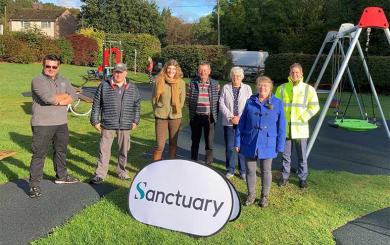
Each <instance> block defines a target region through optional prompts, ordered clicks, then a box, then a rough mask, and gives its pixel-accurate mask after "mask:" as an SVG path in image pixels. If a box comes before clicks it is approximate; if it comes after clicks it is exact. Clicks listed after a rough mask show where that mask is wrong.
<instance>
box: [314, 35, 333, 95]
mask: <svg viewBox="0 0 390 245" xmlns="http://www.w3.org/2000/svg"><path fill="white" fill-rule="evenodd" d="M338 40H339V38H338V37H335V39H334V41H333V44H332V48H331V49H330V50H329V53H328V56H326V60H325V63H324V65H323V66H322V69H321V71H320V74H319V75H318V77H317V81H316V83H315V84H314V89H315V90H317V87H318V85H319V83H320V81H321V79H322V77H323V76H324V73H325V70H326V68H327V67H328V64H329V61H330V58H332V54H333V52H334V50H335V48H336V46H337V41H338Z"/></svg>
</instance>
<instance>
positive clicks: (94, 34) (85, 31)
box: [77, 27, 106, 65]
mask: <svg viewBox="0 0 390 245" xmlns="http://www.w3.org/2000/svg"><path fill="white" fill-rule="evenodd" d="M77 33H78V34H81V35H84V36H86V37H89V38H92V39H94V40H95V41H96V43H97V45H98V56H97V64H99V65H101V64H102V61H103V40H104V39H105V36H106V34H105V33H104V32H103V31H98V30H95V29H94V28H92V27H88V28H82V29H80V30H79V31H78V32H77Z"/></svg>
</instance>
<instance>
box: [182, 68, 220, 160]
mask: <svg viewBox="0 0 390 245" xmlns="http://www.w3.org/2000/svg"><path fill="white" fill-rule="evenodd" d="M210 73H211V68H210V64H208V63H201V64H200V65H199V66H198V77H197V78H196V79H194V80H192V81H191V82H190V84H189V89H188V100H187V101H188V107H189V112H190V126H191V140H192V145H191V160H195V161H197V160H198V152H199V142H200V138H201V137H202V130H203V131H204V140H205V150H206V159H205V163H206V164H207V165H210V164H212V163H213V142H214V128H215V123H216V122H217V116H218V105H219V103H218V100H219V83H218V82H217V81H215V80H213V79H211V78H210Z"/></svg>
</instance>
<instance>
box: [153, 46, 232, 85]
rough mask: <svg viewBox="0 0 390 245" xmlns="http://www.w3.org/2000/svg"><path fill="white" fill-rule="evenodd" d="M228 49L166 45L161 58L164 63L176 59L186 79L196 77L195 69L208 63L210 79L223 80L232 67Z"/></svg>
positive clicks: (221, 47)
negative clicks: (210, 71) (202, 63)
mask: <svg viewBox="0 0 390 245" xmlns="http://www.w3.org/2000/svg"><path fill="white" fill-rule="evenodd" d="M227 51H228V48H227V47H224V46H217V45H168V46H166V47H165V48H163V49H162V53H161V58H162V60H163V61H164V62H165V61H167V60H169V59H176V60H177V61H178V62H179V64H180V66H181V68H182V70H183V73H184V76H186V77H192V76H195V75H196V71H197V67H198V65H199V63H201V62H202V61H206V62H209V63H210V65H211V69H212V77H214V78H217V79H225V78H226V77H227V75H228V72H229V69H230V68H231V67H232V61H231V58H230V56H228V55H227Z"/></svg>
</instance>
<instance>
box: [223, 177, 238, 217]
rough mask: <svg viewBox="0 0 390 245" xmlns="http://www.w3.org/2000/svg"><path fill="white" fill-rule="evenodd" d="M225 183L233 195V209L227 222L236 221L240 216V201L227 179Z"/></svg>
mask: <svg viewBox="0 0 390 245" xmlns="http://www.w3.org/2000/svg"><path fill="white" fill-rule="evenodd" d="M226 182H227V183H228V184H229V187H230V190H231V191H232V195H233V208H232V213H231V215H230V218H229V221H235V220H236V219H238V217H240V214H241V201H240V198H239V197H238V193H237V190H236V188H235V187H234V185H232V183H230V181H229V180H228V179H227V180H226Z"/></svg>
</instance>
